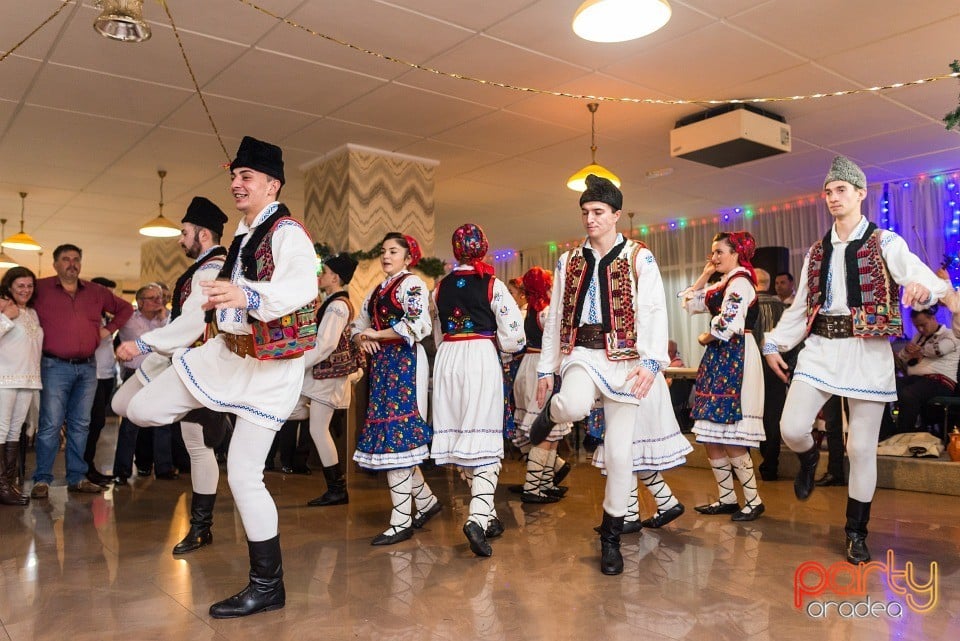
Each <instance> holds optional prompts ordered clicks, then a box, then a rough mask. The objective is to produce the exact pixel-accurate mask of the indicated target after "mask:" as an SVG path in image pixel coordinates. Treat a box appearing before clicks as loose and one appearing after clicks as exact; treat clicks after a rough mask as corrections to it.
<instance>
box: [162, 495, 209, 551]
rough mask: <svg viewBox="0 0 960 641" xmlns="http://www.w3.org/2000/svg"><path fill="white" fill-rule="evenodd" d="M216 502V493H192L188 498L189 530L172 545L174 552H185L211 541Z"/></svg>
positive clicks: (197, 548)
mask: <svg viewBox="0 0 960 641" xmlns="http://www.w3.org/2000/svg"><path fill="white" fill-rule="evenodd" d="M216 502H217V495H216V494H197V493H196V492H194V493H193V496H192V497H191V498H190V531H189V532H187V535H186V536H185V537H183V540H182V541H180V542H179V543H177V544H176V545H175V546H173V553H174V554H186V553H187V552H193V551H194V550H199V549H200V548H202V547H203V546H205V545H210V544H211V543H213V533H212V532H210V528H211V526H213V506H214V504H215V503H216Z"/></svg>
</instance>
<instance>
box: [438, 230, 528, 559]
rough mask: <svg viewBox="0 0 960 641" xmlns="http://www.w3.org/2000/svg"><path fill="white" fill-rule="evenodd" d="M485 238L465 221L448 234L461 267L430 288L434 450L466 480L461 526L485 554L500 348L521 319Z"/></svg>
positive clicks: (510, 341)
mask: <svg viewBox="0 0 960 641" xmlns="http://www.w3.org/2000/svg"><path fill="white" fill-rule="evenodd" d="M487 247H488V245H487V238H486V236H485V235H484V233H483V230H482V229H480V228H479V227H478V226H476V225H474V224H472V223H467V224H465V225H461V226H460V227H458V228H457V230H456V231H455V232H454V233H453V254H454V257H455V258H456V259H457V261H458V262H459V263H460V265H459V266H457V267H455V268H454V269H453V271H452V272H450V273H449V274H448V275H447V276H445V277H444V278H443V279H442V280H441V281H440V282H439V283H437V286H436V288H435V289H434V293H433V297H434V303H435V309H436V314H437V321H438V324H437V327H436V328H435V330H434V335H435V336H436V337H437V343H438V348H437V359H436V362H435V364H434V370H433V425H434V438H433V447H432V452H431V456H432V457H433V458H434V460H436V462H437V463H439V464H441V465H456V466H458V467H459V468H460V470H461V473H462V474H463V477H464V479H465V480H466V481H467V482H468V483H469V484H470V495H471V499H470V515H469V517H468V518H467V522H466V523H465V524H464V525H463V533H464V534H465V535H466V537H467V541H468V542H469V544H470V549H471V550H472V551H473V553H474V554H476V555H477V556H490V555H491V554H493V549H492V548H491V547H490V544H489V543H488V542H487V538H488V532H489V537H490V538H493V537H494V536H499V535H500V534H501V533H502V532H503V525H502V524H501V523H500V522H499V519H497V517H496V511H495V510H494V507H493V494H494V491H495V490H496V488H497V480H498V478H499V476H500V465H501V464H500V460H501V459H502V458H503V420H504V417H503V378H502V373H501V366H500V358H499V355H498V349H499V351H502V352H507V353H514V352H518V351H520V350H521V349H522V348H523V344H524V337H523V319H522V318H521V316H520V309H519V308H518V307H517V304H516V302H515V301H514V300H513V298H512V297H511V296H510V293H509V292H508V291H507V287H506V285H504V284H503V282H502V281H500V280H499V279H497V278H496V277H494V275H493V267H492V266H490V265H488V264H486V263H484V262H483V257H484V255H485V254H486V253H487Z"/></svg>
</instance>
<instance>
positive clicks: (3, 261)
mask: <svg viewBox="0 0 960 641" xmlns="http://www.w3.org/2000/svg"><path fill="white" fill-rule="evenodd" d="M6 235H7V219H6V218H0V238H3V237H4V236H6ZM11 267H19V264H18V263H17V261H15V260H14V259H12V258H10V257H9V256H7V254H6V252H5V251H3V248H2V247H0V269H10V268H11Z"/></svg>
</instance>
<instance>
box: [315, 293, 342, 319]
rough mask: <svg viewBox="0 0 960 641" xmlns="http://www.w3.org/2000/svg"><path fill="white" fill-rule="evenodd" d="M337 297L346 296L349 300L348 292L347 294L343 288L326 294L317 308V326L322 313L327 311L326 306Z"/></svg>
mask: <svg viewBox="0 0 960 641" xmlns="http://www.w3.org/2000/svg"><path fill="white" fill-rule="evenodd" d="M338 298H346V299H347V300H350V294H348V293H347V292H345V291H343V290H340V291H337V292H333V293H332V294H330V295H329V296H327V297H326V298H325V299H324V301H323V304H322V305H320V309H318V310H317V325H318V326H319V325H320V319H321V318H323V315H324V314H325V313H326V311H327V307H329V306H330V303H332V302H333V301H335V300H337V299H338Z"/></svg>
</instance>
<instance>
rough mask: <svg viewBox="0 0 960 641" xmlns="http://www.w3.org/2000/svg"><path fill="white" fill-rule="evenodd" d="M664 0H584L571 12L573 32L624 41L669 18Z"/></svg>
mask: <svg viewBox="0 0 960 641" xmlns="http://www.w3.org/2000/svg"><path fill="white" fill-rule="evenodd" d="M671 13H672V12H671V10H670V5H669V4H668V3H667V0H587V1H586V2H584V3H583V4H582V5H580V8H579V9H577V12H576V13H575V14H573V32H574V33H575V34H577V35H578V36H580V37H581V38H583V39H584V40H590V41H592V42H625V41H627V40H635V39H637V38H642V37H643V36H646V35H649V34H651V33H653V32H654V31H656V30H657V29H659V28H660V27H662V26H663V25H665V24H667V22H668V21H669V20H670V14H671Z"/></svg>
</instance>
